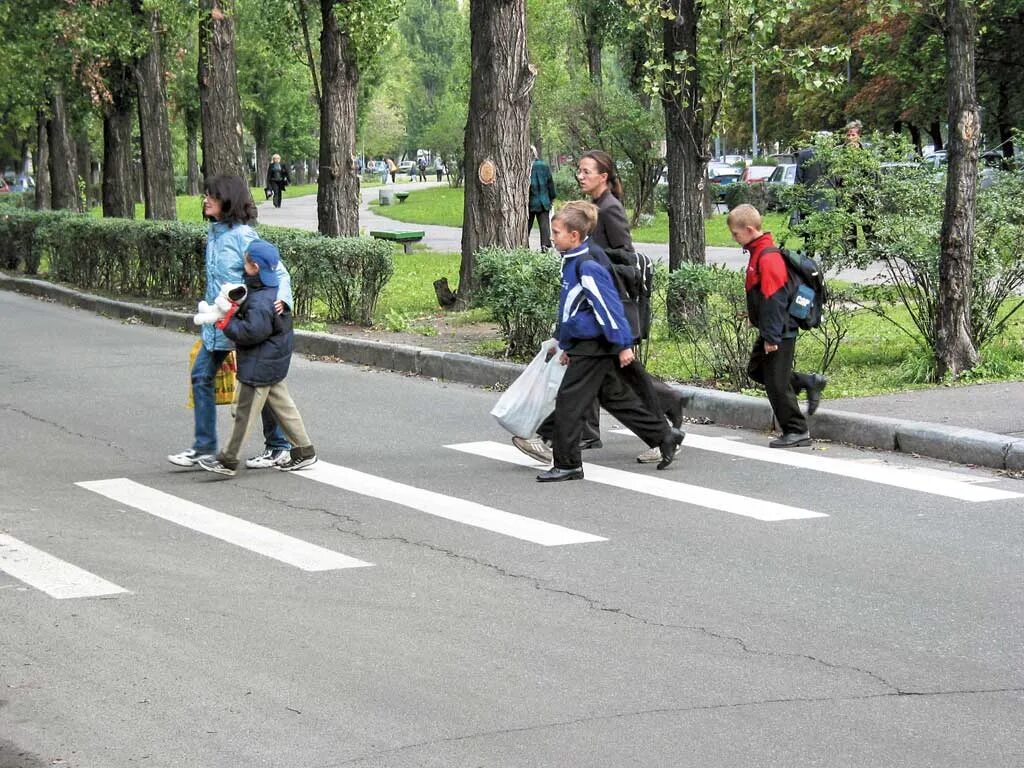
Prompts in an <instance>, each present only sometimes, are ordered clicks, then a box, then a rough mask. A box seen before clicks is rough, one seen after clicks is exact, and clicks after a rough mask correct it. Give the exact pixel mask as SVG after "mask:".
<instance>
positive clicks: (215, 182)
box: [203, 176, 258, 227]
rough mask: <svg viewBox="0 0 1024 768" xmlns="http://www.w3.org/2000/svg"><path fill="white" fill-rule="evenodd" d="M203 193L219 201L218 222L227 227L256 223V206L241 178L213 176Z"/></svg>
mask: <svg viewBox="0 0 1024 768" xmlns="http://www.w3.org/2000/svg"><path fill="white" fill-rule="evenodd" d="M203 191H204V192H206V194H208V195H209V196H210V197H212V198H215V199H217V200H220V215H221V218H220V220H221V221H223V222H224V223H225V224H227V225H228V226H231V227H233V226H235V225H236V224H252V223H253V222H254V221H256V216H257V215H258V213H257V211H256V204H255V203H253V201H252V195H251V194H249V187H248V185H247V184H246V183H245V179H243V178H242V177H241V176H214V177H213V178H212V179H209V180H208V181H207V182H206V186H205V187H204V188H203Z"/></svg>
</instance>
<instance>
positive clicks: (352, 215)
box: [316, 0, 399, 236]
mask: <svg viewBox="0 0 1024 768" xmlns="http://www.w3.org/2000/svg"><path fill="white" fill-rule="evenodd" d="M398 8H399V3H398V0H346V2H339V1H338V0H320V17H321V21H322V24H323V26H322V31H321V33H320V80H321V84H322V91H323V93H322V98H321V102H320V176H319V182H318V186H317V194H316V209H317V222H318V229H319V230H320V232H321V234H324V235H334V236H338V235H347V236H354V235H357V234H359V177H358V176H357V173H356V166H355V163H354V160H355V156H356V152H355V147H356V123H357V100H358V94H359V75H360V71H361V68H363V67H365V66H367V65H368V64H369V63H370V62H371V61H372V60H373V59H374V58H375V57H376V56H377V53H378V51H379V50H380V47H381V46H382V45H383V44H384V42H386V39H387V38H386V35H382V34H381V32H380V30H381V29H387V28H388V26H389V25H390V24H391V23H392V22H393V21H394V20H395V18H396V17H397V15H398Z"/></svg>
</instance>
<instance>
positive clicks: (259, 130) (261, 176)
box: [252, 113, 270, 187]
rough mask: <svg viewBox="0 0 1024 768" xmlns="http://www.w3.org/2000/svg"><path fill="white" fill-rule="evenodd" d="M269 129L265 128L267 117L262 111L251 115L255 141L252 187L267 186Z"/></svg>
mask: <svg viewBox="0 0 1024 768" xmlns="http://www.w3.org/2000/svg"><path fill="white" fill-rule="evenodd" d="M269 133H270V131H269V130H268V128H267V119H266V118H265V117H264V116H263V114H262V113H257V114H256V115H255V116H254V117H253V122H252V137H253V140H254V141H255V142H256V179H255V183H254V184H253V186H254V187H265V186H267V166H268V165H270V148H269V147H268V146H267V139H268V137H269Z"/></svg>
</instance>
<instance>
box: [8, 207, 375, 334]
mask: <svg viewBox="0 0 1024 768" xmlns="http://www.w3.org/2000/svg"><path fill="white" fill-rule="evenodd" d="M259 233H260V236H261V237H263V238H264V239H266V240H267V241H269V242H272V243H274V244H275V245H276V246H277V247H278V248H279V250H280V251H281V258H282V260H283V261H284V263H285V264H286V265H287V267H288V270H289V272H290V273H291V277H292V290H293V293H294V297H295V306H294V307H293V310H294V312H295V315H296V317H297V318H300V319H304V320H309V319H320V320H323V321H327V322H338V321H349V322H357V323H361V324H363V325H370V324H372V322H373V312H374V309H375V308H376V305H377V301H378V299H379V297H380V294H381V291H383V289H384V286H385V285H386V284H387V282H388V280H389V279H390V278H391V275H392V274H393V273H394V257H393V255H392V251H391V246H390V244H389V243H386V242H383V241H380V240H374V239H371V238H362V237H339V238H332V237H323V236H321V235H318V234H315V233H311V232H305V231H302V230H296V229H286V228H283V227H260V228H259ZM0 242H3V243H5V244H6V249H5V251H4V264H5V266H7V268H9V269H13V268H16V267H17V265H18V263H19V262H22V263H24V265H25V271H26V273H28V274H35V272H36V271H37V269H38V267H39V265H40V264H41V263H45V264H46V265H47V267H48V274H49V276H50V277H51V278H52V279H54V280H58V281H61V282H66V283H70V284H72V285H75V286H77V287H79V288H85V289H88V288H98V289H102V290H105V291H109V292H112V293H118V294H121V295H124V296H137V297H159V298H175V299H185V300H189V301H190V302H191V301H192V300H195V299H197V297H201V296H202V295H203V294H204V292H205V290H204V289H205V280H206V269H205V250H206V227H204V226H202V225H201V224H193V223H188V222H175V221H132V220H130V219H113V218H110V219H96V218H93V217H91V216H85V215H79V214H68V213H57V212H50V211H38V212H37V211H18V212H10V211H9V212H6V213H2V214H0ZM321 308H322V309H321Z"/></svg>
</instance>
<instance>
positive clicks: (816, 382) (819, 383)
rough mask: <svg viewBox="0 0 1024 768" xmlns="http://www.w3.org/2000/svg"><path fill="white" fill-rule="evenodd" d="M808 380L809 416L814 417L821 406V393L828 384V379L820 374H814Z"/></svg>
mask: <svg viewBox="0 0 1024 768" xmlns="http://www.w3.org/2000/svg"><path fill="white" fill-rule="evenodd" d="M808 378H809V379H810V381H809V382H808V383H807V386H806V389H807V415H808V416H813V415H814V412H815V411H816V410H818V406H819V405H821V392H822V390H823V389H825V386H826V385H827V384H828V377H827V376H822V375H821V374H820V373H812V374H811V375H810V376H809V377H808Z"/></svg>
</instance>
